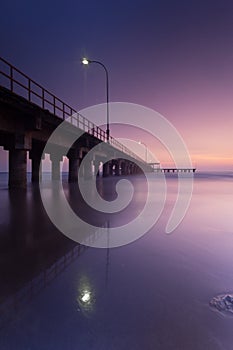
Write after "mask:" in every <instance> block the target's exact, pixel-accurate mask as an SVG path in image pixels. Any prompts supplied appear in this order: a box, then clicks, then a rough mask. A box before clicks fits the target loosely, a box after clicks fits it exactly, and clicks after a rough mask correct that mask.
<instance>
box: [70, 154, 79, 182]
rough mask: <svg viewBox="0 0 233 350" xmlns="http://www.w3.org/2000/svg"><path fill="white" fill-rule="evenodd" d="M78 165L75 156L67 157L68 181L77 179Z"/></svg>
mask: <svg viewBox="0 0 233 350" xmlns="http://www.w3.org/2000/svg"><path fill="white" fill-rule="evenodd" d="M78 166H79V159H78V158H75V157H69V178H68V181H69V182H77V181H78Z"/></svg>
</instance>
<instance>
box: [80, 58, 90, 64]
mask: <svg viewBox="0 0 233 350" xmlns="http://www.w3.org/2000/svg"><path fill="white" fill-rule="evenodd" d="M89 63H90V61H89V60H88V59H87V58H85V57H84V58H83V59H82V64H89Z"/></svg>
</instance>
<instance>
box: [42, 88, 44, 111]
mask: <svg viewBox="0 0 233 350" xmlns="http://www.w3.org/2000/svg"><path fill="white" fill-rule="evenodd" d="M42 108H43V109H44V89H42Z"/></svg>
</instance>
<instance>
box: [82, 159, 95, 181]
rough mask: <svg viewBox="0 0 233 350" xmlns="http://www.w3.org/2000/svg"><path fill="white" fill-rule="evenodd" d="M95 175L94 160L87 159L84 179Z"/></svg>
mask: <svg viewBox="0 0 233 350" xmlns="http://www.w3.org/2000/svg"><path fill="white" fill-rule="evenodd" d="M92 176H93V173H92V161H91V160H90V161H89V162H87V161H85V164H84V179H90V178H91V177H92Z"/></svg>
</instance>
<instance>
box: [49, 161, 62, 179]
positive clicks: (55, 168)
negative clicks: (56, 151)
mask: <svg viewBox="0 0 233 350" xmlns="http://www.w3.org/2000/svg"><path fill="white" fill-rule="evenodd" d="M61 160H62V159H61V158H59V157H54V158H53V157H52V159H51V161H52V180H60V178H61V174H60V161H61Z"/></svg>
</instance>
